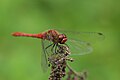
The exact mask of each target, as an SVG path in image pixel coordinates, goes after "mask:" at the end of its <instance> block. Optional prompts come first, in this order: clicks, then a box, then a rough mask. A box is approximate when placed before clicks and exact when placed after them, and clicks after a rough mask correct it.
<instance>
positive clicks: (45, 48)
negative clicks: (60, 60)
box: [45, 44, 53, 55]
mask: <svg viewBox="0 0 120 80" xmlns="http://www.w3.org/2000/svg"><path fill="white" fill-rule="evenodd" d="M52 45H53V44H50V45H48V46H47V47H46V48H45V51H46V53H47V55H49V54H48V52H47V49H48V48H49V47H50V46H52Z"/></svg>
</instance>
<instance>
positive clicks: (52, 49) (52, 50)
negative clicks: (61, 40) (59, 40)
mask: <svg viewBox="0 0 120 80" xmlns="http://www.w3.org/2000/svg"><path fill="white" fill-rule="evenodd" d="M55 45H56V44H53V46H52V48H51V52H52V53H53V54H55V52H54V47H55Z"/></svg>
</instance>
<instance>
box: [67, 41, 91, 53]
mask: <svg viewBox="0 0 120 80" xmlns="http://www.w3.org/2000/svg"><path fill="white" fill-rule="evenodd" d="M67 45H68V46H69V49H70V52H71V55H85V54H89V53H91V52H92V51H93V48H92V46H91V45H90V43H88V42H85V41H77V40H68V41H67Z"/></svg>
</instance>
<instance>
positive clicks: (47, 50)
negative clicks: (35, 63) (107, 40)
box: [12, 29, 104, 72]
mask: <svg viewBox="0 0 120 80" xmlns="http://www.w3.org/2000/svg"><path fill="white" fill-rule="evenodd" d="M63 32H65V33H66V34H64V33H60V32H58V31H57V30H55V29H50V30H47V31H45V32H41V33H38V34H29V33H24V32H14V33H12V36H15V37H33V38H38V39H41V45H42V55H41V67H42V69H43V71H44V72H46V71H47V68H48V57H50V56H51V55H53V54H57V50H58V49H59V47H60V45H65V46H67V47H69V49H70V52H71V55H84V54H89V53H91V52H92V51H93V48H92V46H91V44H90V43H89V42H86V41H82V40H81V38H82V37H83V39H84V36H86V35H88V34H89V36H91V35H92V36H94V37H95V38H97V39H103V38H104V35H103V34H102V33H100V32H82V33H81V32H72V31H63ZM69 34H71V35H70V37H69ZM82 34H85V35H82ZM87 38H88V37H87ZM94 40H95V39H94Z"/></svg>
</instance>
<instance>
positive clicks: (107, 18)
mask: <svg viewBox="0 0 120 80" xmlns="http://www.w3.org/2000/svg"><path fill="white" fill-rule="evenodd" d="M119 4H120V1H119V0H85V1H84V0H74V1H73V0H0V80H47V78H48V75H49V72H48V73H43V72H42V70H41V66H40V56H41V43H40V40H37V39H32V38H15V37H12V36H11V33H12V32H16V31H21V32H27V33H40V32H42V31H45V30H47V29H53V28H55V29H63V30H68V31H69V30H73V31H86V32H103V33H104V34H105V40H103V41H101V42H97V43H95V44H93V48H94V51H93V52H92V54H89V55H84V56H78V57H75V58H76V59H75V63H73V64H72V66H73V68H74V69H76V70H78V71H81V70H84V69H85V70H87V71H88V72H89V76H88V80H118V79H119V78H120V76H119V74H120V72H119V70H118V69H119V68H120V64H119V58H120V57H119V56H120V54H119V47H120V46H119V45H120V44H119V41H120V37H119V34H120V32H119V29H120V5H119ZM93 41H94V40H93Z"/></svg>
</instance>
